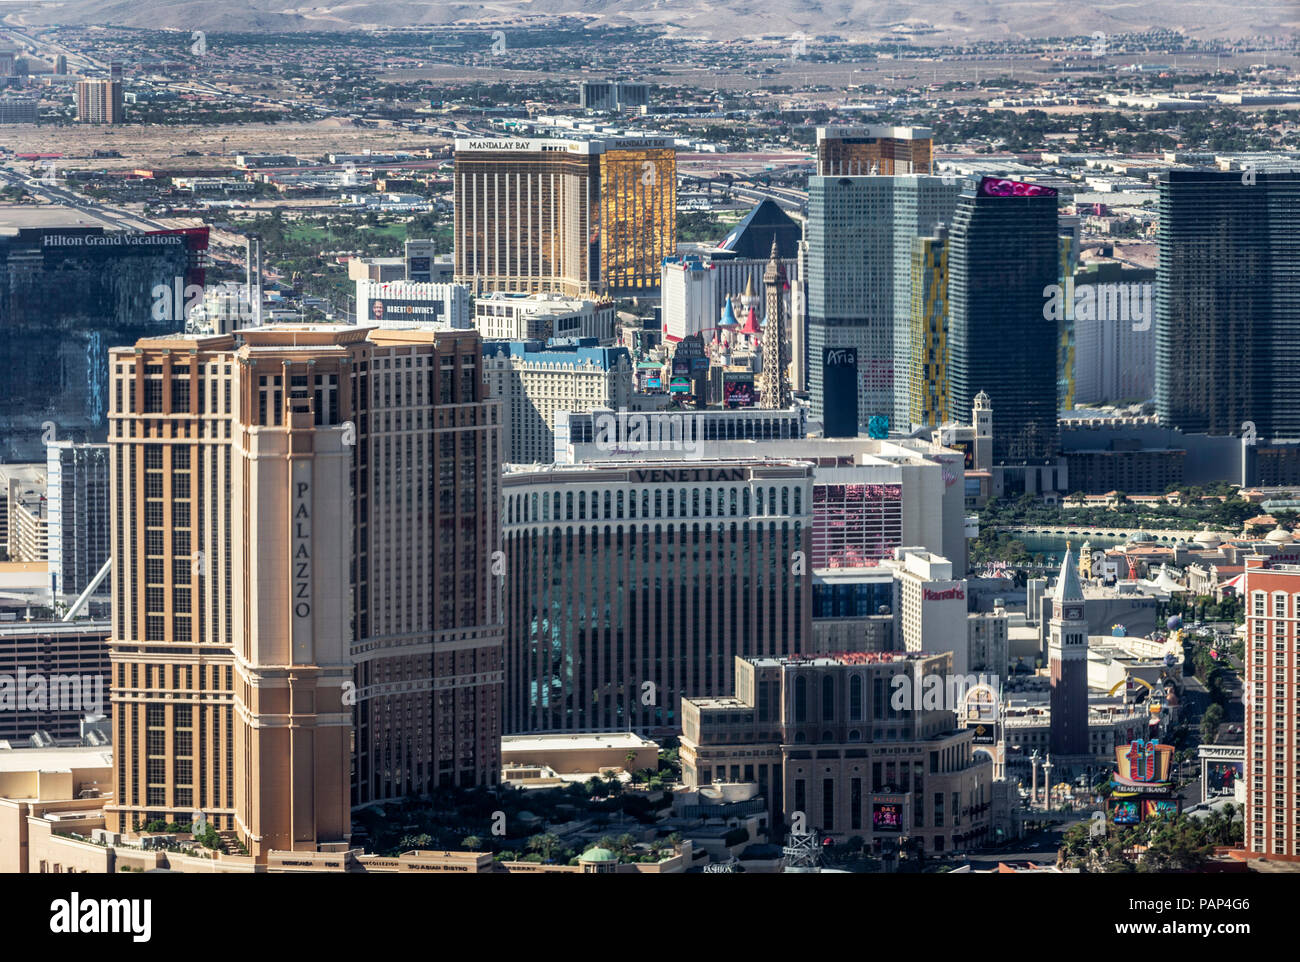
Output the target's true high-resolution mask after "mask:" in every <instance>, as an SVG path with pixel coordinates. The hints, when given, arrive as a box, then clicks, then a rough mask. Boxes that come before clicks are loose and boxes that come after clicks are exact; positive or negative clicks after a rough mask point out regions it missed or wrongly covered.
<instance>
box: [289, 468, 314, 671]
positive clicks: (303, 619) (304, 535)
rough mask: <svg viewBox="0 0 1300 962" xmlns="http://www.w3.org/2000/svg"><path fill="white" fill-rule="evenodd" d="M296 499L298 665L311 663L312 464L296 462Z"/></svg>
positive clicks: (292, 596) (293, 592)
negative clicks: (299, 663)
mask: <svg viewBox="0 0 1300 962" xmlns="http://www.w3.org/2000/svg"><path fill="white" fill-rule="evenodd" d="M291 483H292V485H293V497H292V504H291V509H292V510H291V514H290V518H291V520H290V524H291V528H290V531H291V537H290V539H289V544H290V553H291V563H292V566H293V577H292V578H291V579H290V585H291V588H290V592H289V604H290V605H291V606H292V608H293V619H292V621H291V622H290V623H291V624H292V626H293V628H292V637H293V655H294V661H295V662H302V663H309V662H310V661H311V650H312V637H311V606H312V590H311V589H312V578H311V511H312V500H311V486H312V477H311V462H310V461H298V460H296V461H294V462H293V471H292V482H291Z"/></svg>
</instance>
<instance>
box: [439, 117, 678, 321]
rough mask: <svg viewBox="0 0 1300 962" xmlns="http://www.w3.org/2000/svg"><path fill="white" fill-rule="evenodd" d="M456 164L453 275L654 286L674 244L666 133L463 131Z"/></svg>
mask: <svg viewBox="0 0 1300 962" xmlns="http://www.w3.org/2000/svg"><path fill="white" fill-rule="evenodd" d="M455 164H456V170H455V186H454V190H455V215H456V216H455V240H456V242H455V249H456V253H455V279H456V282H457V283H463V284H469V285H472V286H474V287H475V289H476V290H488V291H522V292H526V293H536V292H540V291H560V292H561V293H564V294H566V295H569V296H574V295H585V294H589V293H593V292H595V293H601V294H611V295H635V294H642V295H644V294H656V295H657V294H658V291H659V283H660V265H661V264H662V263H663V259H664V258H665V257H669V256H672V255H673V254H676V252H677V154H676V151H675V149H674V146H673V140H672V138H664V137H651V138H612V139H607V140H582V141H579V140H561V139H533V140H514V139H486V140H477V139H468V138H464V139H460V140H457V141H456V161H455Z"/></svg>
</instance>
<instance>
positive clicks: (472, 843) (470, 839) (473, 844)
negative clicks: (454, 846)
mask: <svg viewBox="0 0 1300 962" xmlns="http://www.w3.org/2000/svg"><path fill="white" fill-rule="evenodd" d="M460 844H461V847H462V848H467V849H469V850H470V851H471V852H477V851H478V850H479V849H481V848H482V847H483V839H481V838H479V837H478V836H477V835H467V836H466V837H465V838H463V839H461V840H460Z"/></svg>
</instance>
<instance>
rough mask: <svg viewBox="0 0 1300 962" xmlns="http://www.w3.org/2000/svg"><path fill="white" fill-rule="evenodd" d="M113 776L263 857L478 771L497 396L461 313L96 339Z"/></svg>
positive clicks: (493, 672)
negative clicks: (106, 403)
mask: <svg viewBox="0 0 1300 962" xmlns="http://www.w3.org/2000/svg"><path fill="white" fill-rule="evenodd" d="M110 367H111V371H112V391H111V399H110V432H109V443H110V447H111V452H112V463H111V470H112V545H113V562H114V571H113V633H112V639H111V665H112V672H113V684H112V703H113V725H114V742H115V745H114V763H115V766H116V772H115V779H116V786H115V787H116V793H115V796H116V797H115V798H114V802H113V804H112V805H111V806H109V807H108V817H109V828H110V830H113V831H121V832H129V831H132V830H134V829H136V828H137V827H139V826H140V825H141V824H144V823H147V822H150V821H153V820H155V819H163V820H166V821H178V822H184V823H189V822H190V821H191V819H192V817H193V814H194V813H195V812H202V813H203V814H204V817H205V818H206V819H207V821H208V822H209V823H211V824H214V825H215V826H216V828H217V829H218V830H222V831H233V832H235V833H236V834H237V835H238V837H239V839H240V840H241V841H242V842H243V843H244V844H245V845H246V846H247V847H248V850H249V852H250V853H251V854H253V855H254V856H256V857H258V858H259V859H262V858H265V854H266V852H268V851H270V850H272V849H275V850H306V851H310V850H314V849H317V848H318V847H327V848H328V847H333V846H335V845H343V844H346V843H347V841H348V839H349V837H350V831H351V829H350V814H349V811H350V808H351V807H352V806H354V805H359V804H365V803H367V802H370V801H374V800H379V799H386V798H394V797H401V796H404V795H406V794H408V793H410V792H413V791H421V790H427V789H428V788H429V787H431V786H432V785H438V784H441V785H448V784H460V785H468V784H491V783H494V782H495V779H496V773H497V770H498V768H499V758H498V755H499V748H498V741H499V724H498V722H497V721H496V719H497V718H498V716H499V708H498V705H497V698H498V688H499V686H500V684H501V681H502V666H501V658H502V645H501V631H500V628H499V627H497V625H496V621H497V618H496V616H495V611H496V607H497V602H496V600H495V599H494V598H492V597H489V591H490V590H491V587H492V586H491V584H490V583H489V582H488V579H487V564H488V560H487V559H488V556H489V553H490V547H491V546H492V545H494V544H495V543H496V538H497V530H498V528H497V514H496V508H495V505H496V498H497V457H496V452H497V451H498V450H499V438H498V436H497V432H498V431H499V427H498V423H499V420H500V415H499V407H500V406H499V402H496V401H492V400H489V399H487V398H486V396H485V390H484V387H483V378H482V368H481V360H480V350H479V341H478V337H477V335H476V334H474V333H473V332H434V331H375V330H370V329H365V328H347V327H332V326H331V327H313V326H310V325H285V326H279V327H268V328H263V329H257V330H246V331H242V332H240V339H239V340H238V341H237V340H236V339H235V338H234V337H232V336H229V335H226V336H193V335H172V336H168V337H158V338H147V339H144V340H141V341H138V342H137V343H136V345H135V346H134V347H133V348H116V349H114V350H112V351H111V352H110Z"/></svg>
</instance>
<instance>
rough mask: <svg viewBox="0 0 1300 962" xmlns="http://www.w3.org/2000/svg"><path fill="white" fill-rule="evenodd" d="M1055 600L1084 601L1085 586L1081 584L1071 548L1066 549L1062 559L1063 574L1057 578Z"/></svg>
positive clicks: (1053, 594)
mask: <svg viewBox="0 0 1300 962" xmlns="http://www.w3.org/2000/svg"><path fill="white" fill-rule="evenodd" d="M1052 598H1053V600H1055V601H1082V600H1083V586H1082V585H1080V584H1079V572H1078V570H1077V569H1076V568H1075V567H1074V558H1073V557H1072V556H1071V554H1070V549H1068V548H1067V549H1066V550H1065V557H1064V558H1062V559H1061V574H1060V575H1059V576H1058V577H1057V579H1056V590H1055V591H1054V592H1053V593H1052Z"/></svg>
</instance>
